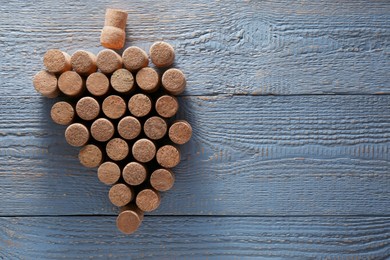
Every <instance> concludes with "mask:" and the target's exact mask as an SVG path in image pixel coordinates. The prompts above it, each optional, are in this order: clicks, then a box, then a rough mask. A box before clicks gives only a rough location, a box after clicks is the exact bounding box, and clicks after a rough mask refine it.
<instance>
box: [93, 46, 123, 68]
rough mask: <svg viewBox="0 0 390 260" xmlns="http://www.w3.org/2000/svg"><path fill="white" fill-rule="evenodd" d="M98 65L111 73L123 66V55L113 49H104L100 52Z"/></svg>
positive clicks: (97, 58)
mask: <svg viewBox="0 0 390 260" xmlns="http://www.w3.org/2000/svg"><path fill="white" fill-rule="evenodd" d="M96 65H97V67H98V68H99V69H100V71H101V72H102V73H105V74H110V73H113V72H114V71H116V70H117V69H120V68H122V57H121V56H120V55H119V54H118V53H116V52H115V51H113V50H110V49H104V50H102V51H100V52H99V53H98V55H97V57H96Z"/></svg>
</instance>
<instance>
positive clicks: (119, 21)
mask: <svg viewBox="0 0 390 260" xmlns="http://www.w3.org/2000/svg"><path fill="white" fill-rule="evenodd" d="M126 22H127V13H126V12H125V11H122V10H118V9H107V10H106V16H105V21H104V27H103V30H102V33H101V35H100V43H101V45H102V46H104V47H106V48H109V49H115V50H119V49H122V48H123V46H124V45H125V39H126V32H125V28H126Z"/></svg>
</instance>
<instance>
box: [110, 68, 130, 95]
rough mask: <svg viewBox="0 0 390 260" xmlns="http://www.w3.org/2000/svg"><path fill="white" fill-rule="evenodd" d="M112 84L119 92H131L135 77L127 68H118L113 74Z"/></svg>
mask: <svg viewBox="0 0 390 260" xmlns="http://www.w3.org/2000/svg"><path fill="white" fill-rule="evenodd" d="M110 81H111V86H112V88H113V89H115V90H116V91H118V92H119V93H129V92H131V91H132V90H133V89H134V77H133V74H131V72H130V71H128V70H127V69H118V70H116V71H115V72H114V73H113V74H112V75H111V80H110Z"/></svg>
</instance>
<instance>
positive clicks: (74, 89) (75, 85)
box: [58, 71, 84, 97]
mask: <svg viewBox="0 0 390 260" xmlns="http://www.w3.org/2000/svg"><path fill="white" fill-rule="evenodd" d="M83 85H84V82H83V79H82V78H81V76H80V75H79V74H78V73H77V72H75V71H65V72H64V73H62V74H61V76H60V77H59V78H58V87H59V89H60V90H61V92H62V93H64V94H65V95H67V96H70V97H75V96H77V95H79V94H81V92H82V91H83V87H84V86H83Z"/></svg>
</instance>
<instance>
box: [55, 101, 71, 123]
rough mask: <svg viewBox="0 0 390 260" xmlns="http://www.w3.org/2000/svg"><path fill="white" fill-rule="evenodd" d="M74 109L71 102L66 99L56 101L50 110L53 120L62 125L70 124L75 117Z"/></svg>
mask: <svg viewBox="0 0 390 260" xmlns="http://www.w3.org/2000/svg"><path fill="white" fill-rule="evenodd" d="M74 113H75V111H74V109H73V107H72V105H71V104H69V103H68V102H65V101H60V102H57V103H55V104H54V105H53V106H52V107H51V110H50V116H51V118H52V119H53V121H54V122H55V123H57V124H60V125H69V124H70V123H72V121H73V118H74Z"/></svg>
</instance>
